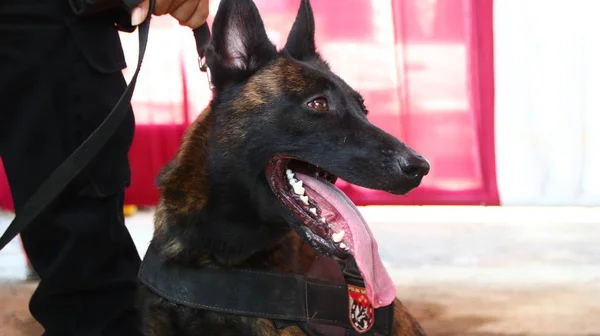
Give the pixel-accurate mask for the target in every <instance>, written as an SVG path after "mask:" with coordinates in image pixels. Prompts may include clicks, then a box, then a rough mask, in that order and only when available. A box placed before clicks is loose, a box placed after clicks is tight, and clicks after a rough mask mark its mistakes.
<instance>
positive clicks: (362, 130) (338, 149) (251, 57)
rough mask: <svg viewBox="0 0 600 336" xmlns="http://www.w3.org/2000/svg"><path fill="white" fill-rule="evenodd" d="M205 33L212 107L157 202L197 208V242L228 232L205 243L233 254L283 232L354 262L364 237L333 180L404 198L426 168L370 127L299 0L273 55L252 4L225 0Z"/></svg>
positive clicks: (304, 0)
mask: <svg viewBox="0 0 600 336" xmlns="http://www.w3.org/2000/svg"><path fill="white" fill-rule="evenodd" d="M212 33H213V37H212V42H211V45H210V47H209V49H208V50H207V55H206V57H207V64H208V66H209V68H210V70H211V75H212V81H213V85H214V87H215V89H214V98H213V101H212V102H211V105H210V110H209V111H206V112H204V114H205V115H204V116H201V117H200V118H201V120H200V121H197V124H196V125H194V126H192V128H191V129H190V131H189V132H188V135H187V136H186V139H185V140H184V144H183V145H182V149H181V150H180V153H179V154H178V157H177V158H176V159H175V160H173V162H171V163H170V164H169V165H167V166H166V167H165V169H163V172H162V176H163V181H166V182H164V183H163V186H162V187H161V188H162V189H161V191H162V194H163V198H167V199H168V198H171V199H180V200H182V199H185V201H180V202H179V204H180V206H183V205H184V204H187V205H185V206H186V207H187V206H189V204H190V203H193V202H197V204H198V206H197V208H202V209H200V210H199V212H201V213H203V215H202V216H204V218H205V219H206V221H207V222H210V223H211V225H212V226H213V227H215V228H213V229H208V228H206V229H203V230H204V231H203V233H202V234H203V237H211V238H210V239H212V240H213V241H215V240H219V239H217V238H215V237H214V236H211V234H212V233H215V235H216V232H217V231H218V232H221V233H223V234H225V235H227V236H226V237H224V238H223V237H222V238H221V239H220V240H219V242H218V243H213V245H214V246H235V250H236V251H237V252H238V253H239V255H238V257H242V255H244V254H248V253H251V252H255V250H257V249H260V248H262V247H261V246H263V245H265V242H266V241H269V240H273V239H276V237H280V235H281V234H282V233H283V232H286V230H288V231H289V228H290V227H291V228H293V229H294V230H296V231H297V232H298V233H299V234H300V235H301V236H302V237H303V238H304V239H305V240H306V241H308V242H309V243H310V244H311V246H313V247H314V248H315V249H317V250H318V251H319V252H321V253H323V254H325V255H329V256H332V255H335V256H338V257H344V256H347V253H352V249H353V248H355V247H356V246H355V245H356V244H359V243H358V242H357V241H358V240H359V239H360V237H358V235H361V234H369V233H370V232H367V231H368V228H366V229H364V230H366V231H364V230H363V231H357V230H358V229H357V228H356V227H355V226H357V225H359V224H356V223H358V222H359V221H361V220H362V219H361V218H360V214H359V213H358V211H357V210H356V208H355V207H354V205H353V204H352V202H351V201H350V200H348V199H347V197H345V195H343V193H342V192H341V191H340V190H339V189H337V188H335V187H334V185H333V183H334V182H335V181H336V179H337V177H340V178H342V179H343V180H345V181H347V182H349V183H352V184H356V185H359V186H362V187H366V188H371V189H378V190H383V191H387V192H390V193H394V194H405V193H407V192H409V191H410V190H412V189H414V188H416V187H417V186H419V184H420V183H421V179H422V178H423V176H425V175H427V173H428V172H429V164H428V162H427V161H426V160H425V159H424V158H423V157H422V156H421V155H419V154H417V153H416V152H415V151H414V150H412V149H411V148H409V147H408V146H407V145H405V144H404V143H403V142H401V141H399V140H398V139H396V138H395V137H394V136H392V135H390V134H388V133H386V132H384V131H383V130H381V129H380V128H378V127H376V126H374V125H373V124H371V123H370V122H369V121H368V119H367V109H366V107H365V103H364V101H363V99H362V97H361V95H360V94H359V93H358V92H356V91H355V90H354V89H353V88H352V87H350V86H349V85H348V84H347V83H346V82H344V81H343V80H342V79H341V78H340V77H338V76H337V75H336V74H335V73H333V72H332V71H331V70H330V68H329V66H328V65H327V63H326V62H325V60H323V59H322V58H321V56H320V55H319V54H318V52H317V50H316V48H315V22H314V18H313V12H312V9H311V6H310V3H309V1H308V0H301V5H300V9H299V11H298V14H297V17H296V20H295V22H294V24H293V26H292V29H291V32H290V33H289V37H288V39H287V42H286V45H285V47H284V48H283V49H281V50H277V49H276V47H275V46H274V45H273V44H272V43H271V41H269V39H268V37H267V34H266V32H265V28H264V25H263V22H262V19H261V17H260V15H259V12H258V10H257V8H256V6H255V5H254V3H253V2H252V1H251V0H222V1H221V3H220V6H219V9H218V12H217V15H216V17H215V20H214V23H213V27H212ZM186 160H187V161H188V163H185V161H186ZM190 162H196V163H195V164H193V165H192V164H191V163H190ZM198 170H203V171H201V172H199V171H198ZM176 180H177V181H178V182H177V183H175V182H173V181H176ZM177 186H179V187H177ZM186 193H187V194H192V193H195V194H197V195H199V196H198V197H197V198H196V199H195V200H194V198H190V197H187V198H185V197H184V198H182V194H186ZM199 204H202V205H201V206H200V205H199ZM218 225H221V226H218ZM361 225H362V224H361ZM217 226H218V229H216V227H217ZM341 231H344V232H341ZM353 235H354V236H355V237H353V238H352V236H353ZM207 239H208V238H207ZM261 244H262V245H261Z"/></svg>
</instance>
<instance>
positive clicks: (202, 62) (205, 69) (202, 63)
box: [198, 57, 215, 90]
mask: <svg viewBox="0 0 600 336" xmlns="http://www.w3.org/2000/svg"><path fill="white" fill-rule="evenodd" d="M198 67H200V71H202V72H206V79H207V80H208V87H209V88H210V89H211V90H213V89H214V88H215V86H214V85H213V83H212V79H211V75H210V68H209V67H208V65H207V64H206V59H205V57H198Z"/></svg>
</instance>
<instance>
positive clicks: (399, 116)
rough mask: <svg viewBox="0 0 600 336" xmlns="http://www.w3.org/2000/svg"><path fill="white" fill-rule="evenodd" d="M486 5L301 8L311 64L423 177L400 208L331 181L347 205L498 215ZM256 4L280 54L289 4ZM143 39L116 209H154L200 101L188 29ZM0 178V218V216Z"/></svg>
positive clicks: (364, 2)
mask: <svg viewBox="0 0 600 336" xmlns="http://www.w3.org/2000/svg"><path fill="white" fill-rule="evenodd" d="M492 1H493V0H391V1H381V0H344V1H343V2H342V1H330V0H312V4H313V8H314V12H315V20H316V25H317V45H318V46H319V49H320V52H321V54H323V56H324V57H325V58H326V59H327V60H328V61H329V63H330V64H331V66H332V68H333V69H334V71H336V72H337V73H338V74H340V76H341V77H342V78H344V79H345V80H346V81H347V82H349V83H350V84H351V85H352V86H353V87H354V88H356V89H357V90H358V91H360V92H361V93H362V94H363V96H364V97H365V99H366V104H367V106H368V108H369V111H370V113H369V118H370V120H371V121H372V122H373V123H374V124H376V125H378V126H380V127H381V128H383V129H385V130H386V131H388V132H390V133H391V134H393V135H395V136H398V137H399V138H400V139H402V140H403V141H405V142H406V143H407V144H408V145H410V146H411V147H413V148H414V149H416V150H417V151H419V152H421V153H423V154H424V155H425V157H427V159H429V160H430V162H431V165H432V169H431V173H430V175H428V176H427V177H426V178H425V179H424V182H423V185H422V186H421V187H420V188H418V189H417V190H414V191H412V192H411V193H409V195H406V196H392V195H389V194H387V193H384V192H378V191H373V190H367V189H364V188H360V187H356V186H351V185H348V184H346V183H344V182H343V181H340V182H339V186H340V188H342V189H343V190H344V191H345V192H346V193H347V194H348V196H349V197H350V198H351V199H352V200H353V201H354V202H355V203H357V204H358V205H369V204H488V205H496V204H498V202H499V200H498V192H497V187H496V173H495V160H494V132H493V130H494V127H493V117H494V110H493V108H494V106H493V104H494V102H493V99H494V97H493V94H494V76H493V57H492V55H493V34H492ZM255 2H256V4H257V6H258V7H259V9H260V11H261V15H262V16H263V19H264V22H265V25H266V27H267V32H268V35H269V37H270V38H271V39H272V40H273V42H274V43H276V44H277V45H278V46H280V47H281V46H282V45H283V44H284V43H285V39H286V37H287V33H288V31H289V29H290V28H291V25H292V22H293V20H294V17H295V15H296V11H297V8H298V5H299V0H277V1H272V0H255ZM215 8H216V7H214V6H213V7H212V9H213V14H214V9H215ZM209 21H212V17H211V19H210V20H209ZM152 28H153V30H152V33H151V38H150V40H151V41H150V43H149V46H148V51H147V54H146V55H147V56H146V59H145V61H144V68H143V70H142V73H141V74H140V79H139V80H138V86H137V88H136V92H135V95H134V98H133V105H134V109H135V114H136V120H137V129H136V134H135V138H134V141H133V145H132V148H131V152H130V159H131V165H132V185H131V187H130V188H129V189H128V190H127V192H126V201H127V203H129V204H138V205H153V204H155V203H156V201H157V199H158V194H157V191H156V188H155V186H154V179H155V176H156V174H157V172H158V170H159V169H160V167H161V166H162V165H163V164H165V163H166V162H167V161H168V160H169V159H170V158H171V157H172V156H173V155H174V153H175V152H176V150H177V147H178V146H179V141H180V138H181V136H182V134H183V132H184V131H185V128H186V127H187V125H189V123H190V121H191V120H193V118H195V117H196V116H197V115H198V114H199V113H200V111H201V110H202V109H203V108H204V106H206V104H207V103H208V101H209V100H210V91H209V89H208V86H207V83H206V78H205V77H204V75H203V74H202V73H200V72H199V71H198V68H197V63H196V55H195V49H194V45H193V38H192V36H191V32H190V31H189V29H187V28H184V27H180V26H179V25H178V24H177V22H176V21H174V20H172V19H170V18H168V17H157V18H154V19H153V24H152ZM122 41H123V44H124V48H125V50H126V52H127V53H128V63H129V64H135V57H137V55H136V54H135V50H136V49H137V39H136V37H135V36H131V35H123V37H122ZM131 70H132V69H129V71H131ZM126 75H131V74H130V73H128V72H127V71H126ZM1 175H2V172H1V171H0V206H3V205H4V206H5V207H7V206H8V205H9V204H10V203H9V201H8V199H7V195H8V193H7V186H6V185H5V184H3V180H2V176H1Z"/></svg>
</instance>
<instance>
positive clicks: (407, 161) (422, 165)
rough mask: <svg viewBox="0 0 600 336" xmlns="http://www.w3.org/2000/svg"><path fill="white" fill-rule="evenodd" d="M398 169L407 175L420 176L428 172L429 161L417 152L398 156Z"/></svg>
mask: <svg viewBox="0 0 600 336" xmlns="http://www.w3.org/2000/svg"><path fill="white" fill-rule="evenodd" d="M399 165H400V169H402V171H403V172H404V173H405V174H406V175H407V176H408V177H422V176H425V175H427V174H428V173H429V168H430V167H429V162H427V160H425V158H424V157H422V156H421V155H419V154H412V155H406V156H402V157H401V158H400V162H399Z"/></svg>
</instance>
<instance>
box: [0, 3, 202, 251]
mask: <svg viewBox="0 0 600 336" xmlns="http://www.w3.org/2000/svg"><path fill="white" fill-rule="evenodd" d="M154 3H155V0H150V7H149V14H148V17H147V18H146V20H145V21H144V22H143V23H141V24H140V25H139V26H138V30H139V31H138V34H139V53H138V61H137V68H136V69H135V73H134V75H133V77H132V78H131V81H130V82H129V85H127V88H126V89H125V92H123V94H122V95H121V98H119V101H118V102H117V104H116V105H115V106H114V107H113V109H112V111H111V112H110V113H109V114H108V115H107V116H106V118H105V119H104V121H103V122H102V124H100V126H98V128H97V129H96V130H94V132H93V133H92V134H90V136H89V137H88V138H87V139H86V140H85V141H84V142H83V143H82V144H81V145H80V146H79V147H78V148H77V149H76V150H75V151H74V152H73V153H71V155H70V156H69V157H68V158H67V159H66V160H65V161H63V163H61V164H60V166H58V168H56V169H55V170H54V171H53V172H52V174H50V176H49V177H48V178H47V179H46V180H45V181H44V182H43V183H42V184H41V185H40V187H39V188H38V189H37V190H36V192H35V193H34V194H33V195H32V196H31V197H30V198H29V200H27V203H25V205H24V206H23V208H21V209H19V213H18V214H17V215H16V217H15V218H14V219H13V221H12V222H11V223H10V225H9V226H8V228H7V229H6V231H5V232H4V234H2V237H0V250H2V249H3V248H4V247H5V246H6V245H7V244H8V243H9V242H10V241H11V240H12V239H13V238H14V237H15V236H16V235H17V234H19V233H20V232H22V231H23V230H24V229H25V228H26V227H27V226H28V225H29V224H30V223H31V222H33V221H34V220H35V219H36V218H37V217H38V216H39V215H40V214H41V213H42V212H43V211H44V210H46V208H48V206H49V205H50V203H52V202H53V201H54V200H55V199H56V198H57V197H58V196H59V195H60V194H61V192H62V191H63V190H64V189H65V188H66V187H67V186H68V185H69V183H71V181H73V179H75V177H77V176H78V175H79V173H80V172H81V171H82V170H83V169H84V168H85V167H86V166H87V165H88V164H89V163H90V161H92V159H93V158H94V157H95V156H96V155H97V154H98V152H99V151H100V149H102V147H103V146H104V144H106V142H107V141H108V140H109V139H110V138H111V137H112V136H113V134H114V133H115V131H116V130H117V128H118V127H119V126H120V125H121V122H122V121H123V118H124V117H125V116H126V115H127V112H128V110H129V103H130V102H131V97H132V95H133V91H134V89H135V84H136V82H137V78H138V74H139V72H140V69H141V66H142V60H143V58H144V54H145V53H146V46H147V44H148V35H149V30H150V20H151V17H152V15H151V13H152V11H153V9H154ZM194 37H195V38H196V46H197V48H198V56H199V57H200V60H201V61H202V60H203V59H204V53H205V50H206V48H207V47H208V44H209V43H210V30H209V28H208V23H205V24H204V25H203V26H201V27H200V28H198V29H196V30H194ZM202 63H203V61H202ZM204 68H205V69H204V70H202V71H206V67H205V66H204Z"/></svg>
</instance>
